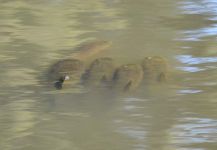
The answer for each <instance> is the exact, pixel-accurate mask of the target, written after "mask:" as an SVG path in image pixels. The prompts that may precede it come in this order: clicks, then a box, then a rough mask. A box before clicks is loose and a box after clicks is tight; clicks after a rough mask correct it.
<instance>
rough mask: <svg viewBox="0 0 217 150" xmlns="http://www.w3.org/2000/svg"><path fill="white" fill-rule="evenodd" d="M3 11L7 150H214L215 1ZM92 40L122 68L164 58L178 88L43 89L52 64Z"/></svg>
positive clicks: (122, 1)
mask: <svg viewBox="0 0 217 150" xmlns="http://www.w3.org/2000/svg"><path fill="white" fill-rule="evenodd" d="M0 2H1V5H0V65H1V67H0V72H1V73H0V82H1V86H0V149H1V150H15V149H16V150H38V149H40V150H47V149H55V150H107V149H108V150H122V149H124V150H152V149H153V150H156V149H158V150H215V149H216V147H217V144H216V143H217V94H216V88H217V50H216V49H217V42H216V40H217V39H216V35H217V9H216V8H217V2H216V1H214V0H197V1H194V0H181V1H178V0H164V1H159V2H154V1H153V0H145V1H144V0H137V1H130V0H89V1H81V0H16V1H12V0H7V1H6V0H0ZM94 39H103V40H108V41H112V43H113V45H112V47H111V48H110V49H109V50H107V51H105V52H103V53H102V54H101V55H102V56H110V57H113V58H114V59H115V60H116V61H117V63H120V64H123V63H139V62H140V61H141V60H142V58H144V57H145V56H153V55H159V56H163V57H165V58H166V59H168V62H169V64H170V69H171V74H173V78H174V79H173V80H172V81H171V83H168V84H166V85H155V86H149V87H141V89H139V92H138V93H137V94H136V93H129V94H123V95H117V94H114V93H111V92H108V91H103V90H102V91H101V90H96V92H87V91H86V90H81V89H79V88H78V89H77V88H74V89H72V90H71V89H69V90H61V91H56V90H55V89H53V88H51V87H47V86H45V83H44V82H43V78H45V72H46V70H47V69H48V68H49V66H50V65H51V64H53V63H54V62H56V61H57V60H59V59H63V58H65V57H66V56H67V55H69V54H71V53H72V52H73V50H75V47H76V46H78V45H80V44H82V43H84V42H86V41H88V40H94ZM72 91H73V92H72ZM93 91H95V90H93Z"/></svg>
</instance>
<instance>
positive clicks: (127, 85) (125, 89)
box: [124, 81, 132, 92]
mask: <svg viewBox="0 0 217 150" xmlns="http://www.w3.org/2000/svg"><path fill="white" fill-rule="evenodd" d="M131 86H132V81H129V82H128V83H127V84H126V86H125V87H124V91H125V92H126V91H129V90H130V88H131Z"/></svg>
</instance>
